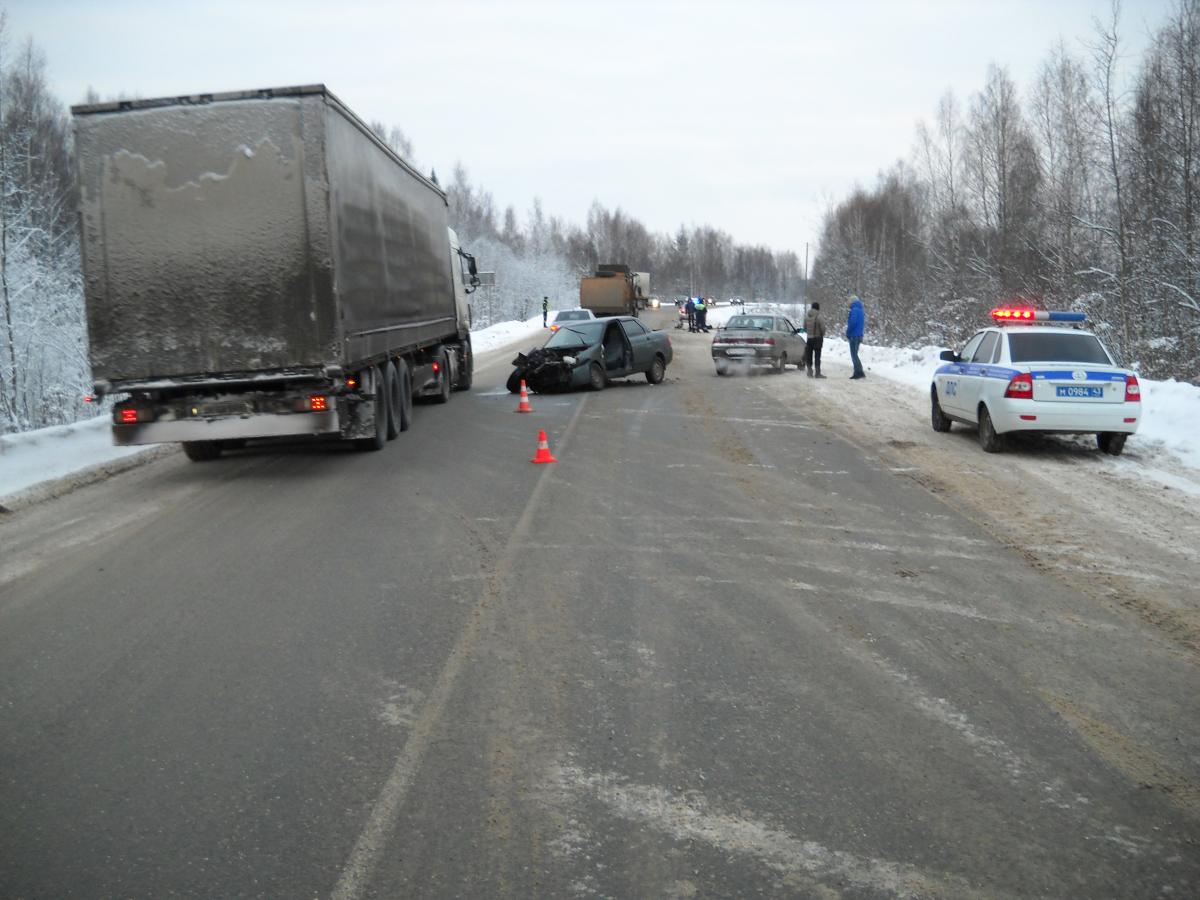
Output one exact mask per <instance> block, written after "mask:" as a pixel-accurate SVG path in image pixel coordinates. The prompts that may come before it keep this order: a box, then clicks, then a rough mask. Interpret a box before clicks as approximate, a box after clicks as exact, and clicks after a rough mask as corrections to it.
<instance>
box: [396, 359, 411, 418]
mask: <svg viewBox="0 0 1200 900" xmlns="http://www.w3.org/2000/svg"><path fill="white" fill-rule="evenodd" d="M396 382H397V390H398V391H399V392H400V423H399V424H400V430H401V431H408V429H410V428H412V421H413V390H412V369H410V368H409V367H408V360H405V359H399V360H396Z"/></svg>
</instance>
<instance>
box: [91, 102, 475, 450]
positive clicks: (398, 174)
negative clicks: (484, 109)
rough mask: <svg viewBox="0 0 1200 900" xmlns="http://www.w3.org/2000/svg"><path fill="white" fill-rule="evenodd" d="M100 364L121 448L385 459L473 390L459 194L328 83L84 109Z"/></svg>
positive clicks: (470, 273)
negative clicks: (344, 443)
mask: <svg viewBox="0 0 1200 900" xmlns="http://www.w3.org/2000/svg"><path fill="white" fill-rule="evenodd" d="M71 112H72V114H73V117H74V126H75V145H76V157H77V165H78V173H79V185H80V193H81V198H80V219H81V228H80V234H81V244H82V254H83V268H84V296H85V300H86V308H87V321H88V332H89V355H90V358H91V364H92V374H93V377H94V379H95V394H96V396H97V397H102V396H105V395H110V396H112V397H113V398H114V399H115V400H116V401H117V402H116V403H115V405H114V407H113V426H112V430H113V440H114V442H115V443H117V444H152V443H163V442H173V441H178V442H182V444H183V448H184V450H185V452H186V453H187V455H188V456H189V457H190V458H191V459H193V460H197V461H199V460H207V459H213V458H215V457H217V456H219V455H220V453H221V451H222V450H223V449H226V448H232V447H238V446H242V445H243V444H244V443H245V442H246V441H247V440H251V439H255V438H280V437H298V436H301V435H316V436H320V435H324V436H328V437H331V438H340V439H345V440H352V441H355V442H356V443H357V444H358V446H360V447H361V448H363V449H369V450H378V449H381V448H382V447H383V446H384V445H385V443H386V441H387V440H389V439H391V438H394V437H396V436H397V435H398V434H399V433H400V432H402V431H405V430H407V429H408V428H409V426H410V425H411V423H412V406H413V398H414V397H429V398H431V400H432V401H433V402H442V403H444V402H446V401H447V400H449V398H450V394H451V391H452V390H455V389H457V390H466V389H467V388H469V387H470V386H471V379H472V371H473V365H474V362H473V357H472V353H471V336H470V331H469V327H470V311H469V307H468V303H467V299H468V294H469V293H470V292H471V291H472V290H473V289H474V287H475V285H476V284H478V279H477V277H476V266H475V260H474V258H473V257H472V256H471V255H470V254H468V253H465V252H464V251H463V250H462V249H461V248H460V247H459V244H458V239H457V238H456V236H455V234H454V232H453V231H452V230H451V229H450V227H449V215H448V213H449V207H448V203H447V200H446V195H445V193H443V192H442V190H441V189H440V188H439V187H438V186H437V185H436V184H435V183H433V182H432V181H430V180H429V179H426V178H425V177H423V176H422V175H421V174H420V173H418V172H417V171H416V170H415V169H414V168H413V167H412V166H410V165H409V164H408V163H407V162H405V161H404V160H403V159H401V158H400V157H399V156H398V155H397V154H396V153H394V152H393V151H392V149H391V148H390V147H388V146H387V144H385V143H384V142H383V141H382V140H381V139H380V138H379V137H378V136H377V135H375V134H374V133H373V132H372V131H371V129H370V128H368V127H367V126H366V125H365V124H364V123H363V122H362V120H361V119H359V118H358V117H357V116H356V115H355V114H354V113H353V112H351V111H350V110H349V109H348V108H347V107H346V106H345V105H344V104H343V103H342V102H341V101H340V100H338V99H337V97H335V96H334V95H333V94H332V93H331V92H330V91H328V90H327V89H326V88H325V86H324V85H309V86H303V87H288V88H272V89H266V90H255V91H239V92H231V93H221V94H198V95H190V96H182V97H166V98H159V99H154V100H132V101H119V102H115V103H101V104H92V105H85V106H75V107H72V110H71Z"/></svg>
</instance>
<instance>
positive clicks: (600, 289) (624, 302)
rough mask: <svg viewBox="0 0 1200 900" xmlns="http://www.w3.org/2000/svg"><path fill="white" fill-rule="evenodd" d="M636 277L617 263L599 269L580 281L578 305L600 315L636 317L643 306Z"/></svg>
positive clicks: (627, 267) (627, 268)
mask: <svg viewBox="0 0 1200 900" xmlns="http://www.w3.org/2000/svg"><path fill="white" fill-rule="evenodd" d="M634 274H635V273H633V272H630V271H629V266H624V265H619V264H616V263H609V264H605V265H601V266H597V267H596V274H595V275H593V276H591V277H589V278H583V279H581V280H580V282H579V305H580V306H581V307H583V308H584V309H590V310H591V311H592V312H593V313H595V315H597V316H636V315H637V314H638V310H639V309H641V308H643V306H644V304H642V305H639V302H638V291H637V283H636V280H635V278H634Z"/></svg>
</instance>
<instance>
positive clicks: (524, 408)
mask: <svg viewBox="0 0 1200 900" xmlns="http://www.w3.org/2000/svg"><path fill="white" fill-rule="evenodd" d="M515 411H516V412H533V407H532V406H530V405H529V391H528V390H526V389H525V379H524V378H522V379H521V402H520V403H518V404H517V408H516V410H515Z"/></svg>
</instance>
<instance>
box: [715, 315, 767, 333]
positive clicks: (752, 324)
mask: <svg viewBox="0 0 1200 900" xmlns="http://www.w3.org/2000/svg"><path fill="white" fill-rule="evenodd" d="M725 327H727V328H746V329H749V330H751V331H770V330H771V317H770V316H731V317H730V319H729V324H728V325H726V326H725Z"/></svg>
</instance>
